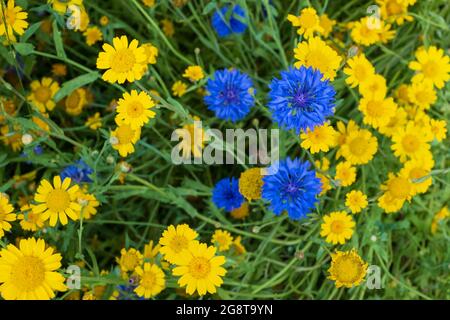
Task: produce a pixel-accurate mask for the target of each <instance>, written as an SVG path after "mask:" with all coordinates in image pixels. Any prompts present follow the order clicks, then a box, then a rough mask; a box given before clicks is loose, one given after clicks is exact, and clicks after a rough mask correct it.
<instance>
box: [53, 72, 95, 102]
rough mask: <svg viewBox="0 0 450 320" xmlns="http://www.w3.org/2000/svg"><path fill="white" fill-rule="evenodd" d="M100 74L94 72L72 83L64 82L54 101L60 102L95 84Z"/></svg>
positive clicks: (71, 81) (77, 78) (73, 80)
mask: <svg viewBox="0 0 450 320" xmlns="http://www.w3.org/2000/svg"><path fill="white" fill-rule="evenodd" d="M99 76H100V74H99V73H98V72H97V71H93V72H90V73H86V74H83V75H81V76H78V77H76V78H75V79H72V80H70V81H67V82H64V83H63V85H62V87H61V89H59V91H58V92H57V93H56V94H55V97H54V100H55V102H58V101H60V100H61V99H63V98H65V97H67V96H68V95H69V94H71V93H72V92H73V91H74V90H76V89H78V88H81V87H82V86H85V85H87V84H89V83H92V82H94V81H95V80H97V79H98V77H99Z"/></svg>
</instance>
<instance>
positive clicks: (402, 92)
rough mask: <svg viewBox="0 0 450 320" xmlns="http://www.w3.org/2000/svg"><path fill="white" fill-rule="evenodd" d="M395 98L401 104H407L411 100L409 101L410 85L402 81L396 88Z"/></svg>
mask: <svg viewBox="0 0 450 320" xmlns="http://www.w3.org/2000/svg"><path fill="white" fill-rule="evenodd" d="M395 98H396V100H397V102H398V104H400V105H407V104H410V103H411V102H410V101H409V86H408V85H406V84H404V83H402V84H401V85H399V86H398V88H397V90H395Z"/></svg>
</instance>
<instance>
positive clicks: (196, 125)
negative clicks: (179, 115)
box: [174, 116, 209, 159]
mask: <svg viewBox="0 0 450 320" xmlns="http://www.w3.org/2000/svg"><path fill="white" fill-rule="evenodd" d="M192 119H193V120H194V122H193V123H187V124H185V125H184V126H183V128H180V129H176V130H175V132H174V134H175V136H176V137H177V138H179V139H181V141H180V143H179V144H178V145H177V147H176V148H179V150H178V151H181V152H182V157H183V159H190V158H191V154H192V155H193V156H194V158H201V156H202V150H203V148H204V147H205V142H206V141H208V139H209V137H208V135H207V134H206V132H205V130H203V127H202V125H201V120H200V118H199V117H197V116H194V117H192Z"/></svg>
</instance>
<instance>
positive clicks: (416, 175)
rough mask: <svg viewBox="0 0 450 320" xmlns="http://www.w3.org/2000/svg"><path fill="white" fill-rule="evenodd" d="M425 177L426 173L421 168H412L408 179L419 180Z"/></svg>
mask: <svg viewBox="0 0 450 320" xmlns="http://www.w3.org/2000/svg"><path fill="white" fill-rule="evenodd" d="M426 175H427V172H426V171H425V170H424V169H422V168H413V169H412V170H411V171H410V172H409V177H410V178H411V179H421V178H423V177H425V176H426Z"/></svg>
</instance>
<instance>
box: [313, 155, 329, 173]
mask: <svg viewBox="0 0 450 320" xmlns="http://www.w3.org/2000/svg"><path fill="white" fill-rule="evenodd" d="M321 160H322V161H320V160H316V161H314V164H315V166H316V167H317V168H318V169H319V170H320V171H328V170H329V169H330V160H328V158H322V159H321Z"/></svg>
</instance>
